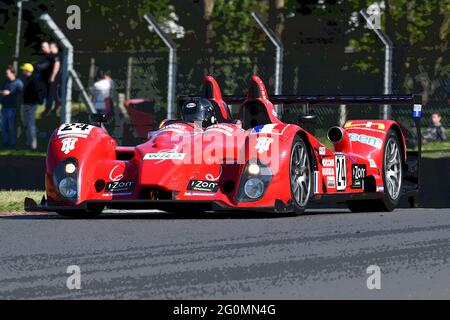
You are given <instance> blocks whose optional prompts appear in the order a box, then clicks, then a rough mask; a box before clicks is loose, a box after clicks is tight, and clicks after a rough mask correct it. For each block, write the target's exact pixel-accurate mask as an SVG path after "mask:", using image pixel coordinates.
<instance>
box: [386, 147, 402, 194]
mask: <svg viewBox="0 0 450 320" xmlns="http://www.w3.org/2000/svg"><path fill="white" fill-rule="evenodd" d="M401 166H402V163H401V155H400V149H399V147H398V144H397V143H396V142H395V140H394V139H389V140H388V142H387V145H386V152H385V155H384V176H385V180H386V188H387V192H388V194H389V196H390V197H391V198H392V199H394V200H395V199H397V198H398V197H399V195H400V189H401V186H402V167H401Z"/></svg>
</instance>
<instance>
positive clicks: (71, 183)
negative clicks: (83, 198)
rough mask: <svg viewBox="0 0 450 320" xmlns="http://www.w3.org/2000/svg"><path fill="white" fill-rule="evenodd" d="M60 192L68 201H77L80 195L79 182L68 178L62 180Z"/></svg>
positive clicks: (59, 187) (59, 186)
mask: <svg viewBox="0 0 450 320" xmlns="http://www.w3.org/2000/svg"><path fill="white" fill-rule="evenodd" d="M58 189H59V192H60V193H61V195H62V196H63V197H64V198H66V199H67V200H72V201H74V200H76V199H77V193H78V185H77V180H75V179H74V178H71V177H67V178H64V179H62V180H61V182H60V183H59V185H58Z"/></svg>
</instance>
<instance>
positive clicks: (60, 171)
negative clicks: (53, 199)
mask: <svg viewBox="0 0 450 320" xmlns="http://www.w3.org/2000/svg"><path fill="white" fill-rule="evenodd" d="M53 183H54V185H55V187H56V189H57V190H58V193H59V194H60V195H61V197H63V198H64V199H65V200H68V201H76V200H77V199H78V161H77V159H75V158H67V159H64V160H63V161H61V162H60V163H58V165H57V166H56V168H55V170H54V171H53Z"/></svg>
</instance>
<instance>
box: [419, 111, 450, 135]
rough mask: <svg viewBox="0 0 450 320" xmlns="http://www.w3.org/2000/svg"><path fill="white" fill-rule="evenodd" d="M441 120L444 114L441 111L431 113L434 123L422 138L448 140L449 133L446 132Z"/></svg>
mask: <svg viewBox="0 0 450 320" xmlns="http://www.w3.org/2000/svg"><path fill="white" fill-rule="evenodd" d="M441 120H442V116H441V115H440V113H437V112H435V113H433V114H432V115H431V122H432V125H431V126H430V127H428V129H427V130H426V131H425V132H424V133H422V139H423V140H424V141H425V142H432V141H445V140H447V135H446V134H445V129H444V127H443V126H442V124H441Z"/></svg>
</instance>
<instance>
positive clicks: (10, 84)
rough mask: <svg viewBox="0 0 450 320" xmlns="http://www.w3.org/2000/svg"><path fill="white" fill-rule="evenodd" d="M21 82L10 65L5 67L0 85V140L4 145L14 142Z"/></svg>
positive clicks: (9, 145)
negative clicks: (0, 138)
mask: <svg viewBox="0 0 450 320" xmlns="http://www.w3.org/2000/svg"><path fill="white" fill-rule="evenodd" d="M22 91H23V83H22V81H21V80H20V79H17V77H16V72H15V70H14V68H13V67H12V66H9V67H8V68H6V81H5V82H4V83H3V85H2V87H1V97H2V140H3V141H2V142H3V146H4V147H12V146H14V145H15V144H16V114H17V108H18V106H19V97H20V96H21V94H22Z"/></svg>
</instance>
